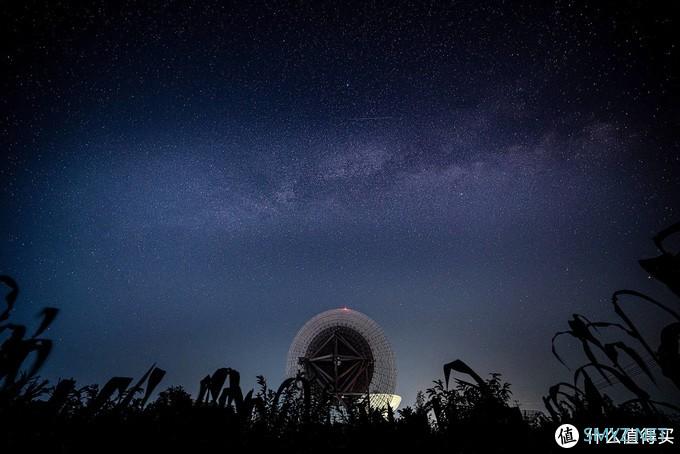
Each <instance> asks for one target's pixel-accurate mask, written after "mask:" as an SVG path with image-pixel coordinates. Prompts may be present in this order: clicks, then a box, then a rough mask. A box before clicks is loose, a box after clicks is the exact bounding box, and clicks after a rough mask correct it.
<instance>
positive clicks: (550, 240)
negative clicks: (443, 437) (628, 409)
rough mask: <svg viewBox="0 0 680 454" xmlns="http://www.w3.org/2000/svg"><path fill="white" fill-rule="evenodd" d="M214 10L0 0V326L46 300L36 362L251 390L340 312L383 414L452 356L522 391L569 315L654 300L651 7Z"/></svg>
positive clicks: (671, 163)
mask: <svg viewBox="0 0 680 454" xmlns="http://www.w3.org/2000/svg"><path fill="white" fill-rule="evenodd" d="M238 3H239V4H237V3H233V4H232V3H230V2H224V3H222V2H213V1H210V0H208V1H203V2H194V3H185V2H175V1H168V2H156V1H149V2H143V4H136V5H132V4H127V2H108V3H107V2H101V3H99V2H98V3H91V4H89V6H79V7H78V8H75V7H74V6H73V5H75V4H73V5H69V4H68V2H66V3H62V2H49V4H45V2H16V4H13V5H11V6H10V5H8V4H4V5H3V6H2V22H1V26H0V29H1V30H2V31H1V32H0V33H2V35H3V39H2V40H1V42H2V44H1V46H2V53H1V54H0V59H1V62H0V64H1V65H2V71H1V74H0V77H1V80H2V97H0V103H1V105H2V115H1V118H2V121H1V122H0V141H1V142H0V144H1V145H2V154H3V159H2V162H3V163H2V166H0V213H1V218H2V222H1V223H0V235H1V236H0V264H1V271H2V273H5V274H9V275H11V276H13V277H15V278H16V280H17V281H18V282H19V284H20V285H21V289H22V293H21V295H20V299H19V302H18V305H17V310H16V311H15V316H14V319H15V321H16V322H23V323H28V324H34V323H36V319H35V314H36V313H37V312H38V311H39V310H40V308H42V307H44V306H48V305H49V306H56V307H59V308H61V313H60V315H59V318H58V319H57V321H56V322H55V324H54V325H53V327H52V328H50V330H49V331H48V333H47V336H49V337H50V338H52V339H54V340H55V342H56V345H55V349H54V352H53V354H52V356H51V358H50V360H49V362H48V364H47V365H46V367H45V368H44V369H43V370H42V371H41V373H42V374H43V375H44V376H46V377H47V378H50V379H56V378H59V377H74V378H76V379H77V380H78V381H79V382H82V383H93V382H96V383H102V382H104V381H105V380H107V379H108V378H110V377H111V376H114V375H128V376H137V377H138V376H140V375H141V374H142V373H143V372H144V371H145V370H146V368H147V367H148V366H149V365H150V364H151V363H153V362H157V363H158V365H159V366H160V367H162V368H164V369H166V370H168V375H167V376H166V379H165V385H170V384H181V385H184V386H185V387H186V388H187V389H188V390H189V391H190V392H194V393H195V392H196V391H197V388H198V381H199V380H200V379H201V378H202V377H203V376H205V375H206V374H208V373H211V372H212V371H214V370H215V369H216V368H218V367H227V366H229V367H234V368H236V369H238V370H240V371H241V373H242V376H243V383H244V384H245V385H251V384H254V380H255V376H256V375H258V374H263V375H265V376H266V377H267V378H268V379H269V381H270V382H271V383H272V384H278V382H279V381H280V380H281V379H282V377H283V373H284V367H285V357H286V353H287V350H288V346H289V344H290V342H291V340H292V339H293V337H294V335H295V333H296V332H297V330H298V329H299V328H300V327H301V326H302V324H303V323H304V322H305V321H306V320H307V319H309V318H311V317H312V316H313V315H315V314H316V313H318V312H321V311H324V310H327V309H331V308H336V307H342V306H348V307H350V308H353V309H356V310H359V311H361V312H364V313H365V314H367V315H368V316H370V317H371V318H373V319H374V320H375V321H377V322H378V323H379V324H380V325H381V326H382V327H383V329H384V331H385V333H386V335H387V336H388V338H389V339H390V341H391V343H392V346H393V348H394V351H395V354H396V359H397V366H398V370H399V375H398V385H397V392H398V393H399V394H401V395H402V396H403V397H404V402H405V403H406V404H409V403H412V402H413V400H414V398H415V393H416V391H417V390H418V389H424V388H425V387H427V386H429V385H430V383H431V381H432V380H433V379H436V378H440V377H441V376H442V372H441V366H442V364H443V363H445V362H448V361H452V360H454V359H457V358H461V359H463V360H464V361H466V362H467V363H468V364H470V365H471V366H472V367H473V368H474V369H476V370H477V371H478V372H480V373H481V374H486V373H489V372H500V373H502V374H503V376H504V377H505V378H506V379H507V380H508V381H510V382H511V383H512V385H513V390H514V392H515V394H514V398H515V399H517V400H519V401H520V402H521V404H522V405H523V406H524V407H525V408H541V406H542V405H541V403H540V396H541V395H544V394H545V393H546V392H547V389H548V387H549V386H550V385H551V384H553V383H555V382H557V381H561V380H569V378H570V377H571V373H570V372H569V371H568V370H566V369H565V368H564V367H563V366H561V365H560V364H559V363H558V362H557V360H556V359H554V357H553V356H552V355H551V352H550V340H551V337H552V335H553V334H554V333H555V332H556V331H558V330H562V329H566V328H567V325H566V322H567V319H568V318H570V316H571V314H572V313H575V312H579V313H583V314H585V315H587V316H588V317H589V318H590V319H591V320H614V319H615V315H614V314H613V311H612V308H611V306H610V305H609V303H608V298H609V296H610V294H611V292H612V291H614V290H616V289H618V288H634V289H638V290H641V291H646V292H649V293H650V294H651V295H654V296H656V297H658V298H660V299H664V298H665V299H666V300H670V299H671V296H670V293H669V292H667V291H666V290H665V289H664V288H663V286H662V285H661V284H659V283H656V282H652V281H650V280H649V279H648V277H647V276H646V275H645V273H644V272H643V271H642V270H641V269H640V268H639V266H638V265H637V262H636V261H637V259H639V258H642V257H649V256H653V255H656V252H657V251H656V250H655V248H654V246H653V244H652V242H651V241H650V238H651V237H652V236H653V235H654V234H655V233H656V232H657V231H659V230H660V229H662V228H664V227H666V226H668V225H670V224H671V223H673V222H677V221H678V220H680V212H679V209H680V206H678V203H677V202H678V197H677V195H678V193H679V191H680V173H679V170H680V151H679V150H680V147H679V146H678V145H679V144H678V135H677V130H678V126H679V125H678V122H679V120H680V115H679V112H678V108H677V106H678V105H679V101H680V99H679V97H678V93H679V90H678V88H679V86H678V82H679V79H678V61H679V59H678V52H679V51H680V49H679V47H678V45H679V44H680V43H679V42H678V40H677V39H676V38H675V37H674V36H673V35H672V33H671V30H673V29H674V28H677V27H678V21H677V14H676V11H674V10H672V7H671V4H670V2H669V4H662V3H660V2H659V3H654V4H651V5H650V4H648V3H647V2H628V1H619V2H611V3H607V2H564V1H560V2H555V3H549V2H523V3H522V4H519V2H493V3H488V4H483V2H478V1H469V2H466V1H460V2H442V3H438V2H437V3H431V2H413V3H408V2H403V3H381V2H361V3H357V4H353V5H350V4H347V3H344V2H337V3H327V2H316V1H315V2H294V3H291V4H289V5H287V6H284V5H283V4H279V3H276V2H266V3H255V2H253V3H252V4H251V3H250V2H238ZM246 3H248V4H246ZM79 5H81V4H80V2H79ZM630 307H632V309H631V311H632V313H634V314H635V317H636V319H637V320H638V321H639V323H640V324H641V326H643V327H644V328H645V329H647V330H648V332H649V333H650V339H652V342H653V343H656V334H655V331H654V329H656V328H658V327H659V326H661V324H663V322H664V321H665V320H664V319H663V317H662V316H661V315H660V314H659V313H657V312H655V311H653V310H649V309H646V308H643V307H641V306H639V305H638V306H635V305H631V306H630ZM560 345H561V347H560V348H561V352H563V353H564V355H565V358H567V360H568V361H570V362H571V364H573V365H576V364H577V363H579V362H583V357H582V355H579V354H578V350H577V348H576V346H574V345H570V344H569V342H567V341H565V342H564V343H562V344H560Z"/></svg>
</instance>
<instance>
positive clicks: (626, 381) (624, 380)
mask: <svg viewBox="0 0 680 454" xmlns="http://www.w3.org/2000/svg"><path fill="white" fill-rule="evenodd" d="M588 367H595V368H596V369H597V370H598V371H600V372H608V373H610V374H611V375H613V376H614V377H615V378H616V379H617V380H618V381H619V382H621V384H622V385H623V386H625V387H626V388H628V390H629V391H631V392H632V393H633V394H635V395H636V396H637V397H638V398H639V399H640V400H642V401H648V400H649V394H647V392H646V391H644V390H643V389H642V388H640V387H639V386H638V385H637V384H636V383H635V382H634V381H633V380H632V379H631V378H630V377H629V376H628V375H625V374H622V373H620V372H619V371H617V370H616V369H614V368H612V367H610V366H606V365H603V364H592V363H590V364H586V365H585V366H581V367H579V368H578V369H576V372H574V383H575V384H576V383H578V379H579V376H580V375H586V376H587V374H586V369H587V368H588Z"/></svg>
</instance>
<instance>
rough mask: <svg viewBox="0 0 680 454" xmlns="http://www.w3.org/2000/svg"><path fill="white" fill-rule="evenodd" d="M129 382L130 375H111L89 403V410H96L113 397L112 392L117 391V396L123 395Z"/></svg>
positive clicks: (130, 379) (130, 380) (130, 381)
mask: <svg viewBox="0 0 680 454" xmlns="http://www.w3.org/2000/svg"><path fill="white" fill-rule="evenodd" d="M130 383H132V377H113V378H112V379H110V380H109V381H108V382H106V384H105V385H104V387H103V388H102V389H101V391H99V393H98V394H97V396H96V397H95V398H94V399H93V400H92V402H91V403H90V407H89V409H90V411H91V412H93V413H94V412H96V411H98V410H99V409H100V408H101V407H102V406H103V405H104V404H105V403H106V402H108V401H109V400H110V399H111V398H112V397H113V394H114V393H118V396H119V397H121V396H123V395H124V393H125V390H126V389H127V388H128V386H130Z"/></svg>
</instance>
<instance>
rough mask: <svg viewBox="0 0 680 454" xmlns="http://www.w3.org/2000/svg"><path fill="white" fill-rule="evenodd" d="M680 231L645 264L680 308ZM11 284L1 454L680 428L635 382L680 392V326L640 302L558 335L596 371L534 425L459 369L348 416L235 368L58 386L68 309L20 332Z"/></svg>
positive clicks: (263, 447)
mask: <svg viewBox="0 0 680 454" xmlns="http://www.w3.org/2000/svg"><path fill="white" fill-rule="evenodd" d="M679 232H680V224H676V225H674V226H672V227H670V228H669V229H667V230H665V231H663V232H661V233H660V234H659V235H658V236H657V237H656V238H655V241H656V244H657V246H658V247H659V250H660V252H661V255H660V256H658V257H656V258H652V259H646V260H641V261H640V265H641V266H642V267H643V269H644V270H645V271H646V272H647V273H649V274H650V276H651V277H653V278H654V279H656V280H658V281H660V282H661V283H663V284H665V285H666V286H667V287H668V288H669V289H670V290H671V291H672V292H673V293H674V294H675V295H676V296H679V297H680V254H679V253H672V252H669V251H668V250H666V248H665V247H664V241H665V240H666V238H667V237H668V236H670V235H672V234H677V233H679ZM0 280H1V281H2V283H3V284H4V285H5V286H6V287H7V289H8V292H7V293H6V295H5V302H6V308H5V309H4V310H3V312H2V313H0V336H2V338H0V340H2V344H1V346H0V452H1V453H18V452H83V453H84V452H88V453H90V452H142V451H143V452H168V451H169V452H208V451H210V452H265V451H266V452H300V453H303V452H309V453H312V452H357V451H358V452H395V451H396V452H407V451H408V452H413V453H415V452H449V453H455V452H516V451H523V452H528V451H531V452H552V451H559V450H560V449H561V448H559V447H557V445H556V444H555V442H554V438H553V437H554V432H555V428H556V427H557V426H558V425H559V424H561V423H562V422H570V423H572V424H574V425H576V426H577V427H579V426H600V427H603V426H608V427H645V426H646V427H671V428H673V427H676V428H677V425H678V424H677V423H678V414H679V413H680V408H678V407H677V406H676V405H674V404H673V403H669V402H659V401H655V400H653V399H651V398H650V395H649V394H648V392H647V391H646V390H645V389H643V387H642V386H640V385H639V384H638V383H637V382H636V380H635V377H636V376H637V375H642V374H643V375H646V376H647V377H649V379H650V380H651V381H652V382H655V383H656V382H657V381H659V380H670V383H672V385H673V386H674V387H675V388H677V389H678V390H680V355H679V353H678V343H679V337H680V314H678V312H677V311H676V310H675V309H673V308H672V307H671V306H668V305H665V304H662V303H661V302H659V301H657V300H655V299H652V298H650V297H649V296H647V295H644V294H642V293H639V292H636V291H632V290H620V291H617V292H615V293H614V294H613V295H612V301H611V302H612V305H613V312H614V314H615V315H616V317H617V319H616V320H615V321H608V322H600V321H596V322H591V321H590V320H588V318H587V317H586V316H584V315H580V314H574V315H573V317H572V318H571V320H569V322H568V325H569V330H567V331H563V332H559V333H557V334H556V335H555V337H554V338H553V353H554V355H555V356H556V358H557V359H558V360H559V361H560V362H563V363H564V361H563V359H562V356H560V355H559V353H558V348H557V341H558V339H559V338H560V337H562V336H565V335H568V336H571V337H573V338H575V339H577V340H578V341H579V342H580V344H581V345H582V349H583V354H584V356H585V361H586V362H585V364H583V365H581V366H579V367H577V368H574V369H573V370H572V373H573V376H572V380H571V381H570V382H563V383H558V384H556V385H554V386H552V387H551V388H550V389H549V390H548V394H547V396H545V397H544V403H545V407H546V408H545V412H544V413H540V414H534V415H531V417H529V416H528V415H526V414H522V413H521V412H520V411H519V409H518V408H517V407H515V406H513V405H512V404H511V390H510V385H509V384H508V383H505V382H503V380H502V379H501V376H500V375H499V374H495V373H494V374H491V375H490V376H489V378H487V379H483V378H482V377H480V376H479V375H478V374H477V373H476V372H475V371H474V370H472V369H471V368H470V367H468V366H467V365H466V364H465V363H464V362H462V361H460V360H456V361H453V362H451V363H448V364H445V365H444V368H443V375H444V378H443V380H442V379H439V380H436V381H435V382H434V385H433V387H432V388H430V389H428V390H426V391H425V392H420V393H418V398H417V401H416V403H415V405H414V406H412V407H406V408H403V409H401V410H399V411H398V412H397V413H396V414H395V413H394V412H392V411H391V410H388V411H386V412H381V411H379V410H375V409H370V408H367V406H366V405H364V404H362V403H360V402H357V403H355V404H353V405H351V406H349V407H340V406H338V405H337V404H336V403H335V402H334V401H333V400H332V398H331V397H330V396H329V395H327V394H325V393H324V392H322V391H320V390H318V389H316V388H315V387H314V386H312V385H311V384H310V383H309V382H308V381H307V380H306V378H305V377H304V376H298V377H295V378H291V379H288V380H285V381H284V382H283V383H281V384H280V385H279V386H278V387H275V388H270V387H269V385H268V384H267V382H266V381H265V379H264V377H258V387H257V389H255V390H250V391H248V392H246V393H244V392H243V391H242V389H241V386H240V376H239V373H238V372H237V371H236V370H234V369H230V368H222V369H218V370H217V371H215V372H214V373H213V374H211V375H208V376H206V377H205V378H204V379H203V380H202V381H201V382H200V391H199V394H198V396H197V397H196V398H193V397H192V396H190V395H189V394H188V393H187V392H186V391H185V390H184V389H182V387H180V386H171V387H169V388H167V389H165V390H163V391H161V392H160V393H158V395H157V396H156V398H155V399H154V400H151V397H152V395H153V393H154V391H155V390H156V389H157V388H158V386H159V384H160V383H161V382H162V380H163V377H164V375H165V371H164V370H162V369H161V368H159V367H156V366H155V365H153V366H151V368H150V369H149V370H148V371H147V372H146V373H145V374H144V375H143V376H142V377H140V378H139V379H137V380H134V379H133V378H129V377H114V378H112V379H111V380H109V381H108V382H107V383H106V384H104V385H103V386H102V387H101V388H100V387H99V386H97V385H90V386H83V387H80V386H78V385H77V384H76V382H75V381H74V380H72V379H68V380H60V381H59V382H57V383H49V382H48V381H46V380H42V379H40V378H39V377H38V375H37V373H38V371H39V369H40V368H41V366H42V365H43V363H44V362H45V360H46V359H47V358H48V356H49V354H50V350H51V348H52V342H51V341H50V340H49V339H45V338H43V337H42V336H43V334H44V333H45V331H46V330H47V328H48V327H49V326H50V325H51V323H52V322H53V321H54V319H55V317H56V316H57V313H58V310H57V309H55V308H45V309H43V310H42V312H41V323H40V324H39V326H37V327H36V329H35V330H34V331H32V332H31V331H29V330H28V328H27V327H25V326H23V325H18V324H14V323H12V322H11V321H10V315H11V312H12V309H13V307H14V304H15V302H16V301H17V297H18V293H19V288H18V286H17V284H16V283H15V282H14V281H13V280H12V279H11V278H9V277H8V276H0ZM633 300H635V301H637V302H638V303H640V304H645V305H648V306H649V308H650V309H652V308H654V309H656V310H660V311H663V312H665V313H666V314H667V316H668V318H669V320H670V322H669V324H668V325H667V326H665V327H664V328H663V329H662V330H661V332H660V333H659V335H658V337H657V338H656V339H655V340H654V341H653V342H651V341H649V340H648V339H646V338H645V337H643V335H642V334H641V333H640V331H639V330H638V328H637V326H636V325H635V323H634V321H633V319H632V317H631V316H629V315H628V314H627V313H626V312H625V311H624V309H623V306H624V304H623V303H624V301H625V302H626V304H629V303H628V302H629V301H633ZM676 303H677V301H676ZM607 330H614V331H616V332H617V333H619V340H616V341H613V342H605V341H603V340H602V338H601V337H600V336H601V333H602V332H604V331H607ZM641 352H642V353H641ZM643 354H644V355H646V356H648V357H649V358H650V359H651V360H650V361H645V360H644V359H643V356H642V355H643ZM631 362H632V365H633V366H635V368H636V372H638V374H637V375H636V374H634V373H632V372H631V371H632V369H631V367H630V364H631ZM565 366H566V364H565ZM659 372H660V374H659ZM596 380H599V381H601V382H602V383H606V384H613V383H619V384H620V385H621V386H622V387H623V388H624V389H625V391H626V392H627V393H628V394H629V395H630V398H629V399H628V400H625V401H623V402H618V403H617V402H614V401H613V399H612V398H610V397H609V396H608V395H606V394H605V393H603V392H601V389H602V386H597V385H596ZM677 447H678V445H677V444H675V445H674V446H673V448H675V449H677ZM647 452H650V451H649V449H647Z"/></svg>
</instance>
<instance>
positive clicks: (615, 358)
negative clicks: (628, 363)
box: [604, 341, 656, 383]
mask: <svg viewBox="0 0 680 454" xmlns="http://www.w3.org/2000/svg"><path fill="white" fill-rule="evenodd" d="M617 349H619V350H622V351H623V352H625V353H626V354H627V355H628V356H630V358H631V359H632V360H633V361H634V362H635V364H637V366H638V367H639V368H640V370H642V371H643V372H644V373H645V375H647V377H649V379H650V380H652V382H653V383H656V379H655V378H654V375H653V374H652V371H651V370H649V367H647V363H645V361H644V360H643V359H642V357H641V356H640V354H639V353H638V352H637V351H636V350H635V349H634V348H632V347H629V346H628V345H627V344H626V343H624V342H621V341H618V342H612V343H609V344H605V345H604V351H605V353H606V354H607V357H608V358H609V360H610V361H611V362H612V363H613V364H614V365H615V366H616V368H617V369H619V371H620V372H621V373H622V374H625V373H626V372H625V369H624V368H623V367H622V366H621V364H620V363H619V354H618V351H617Z"/></svg>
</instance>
